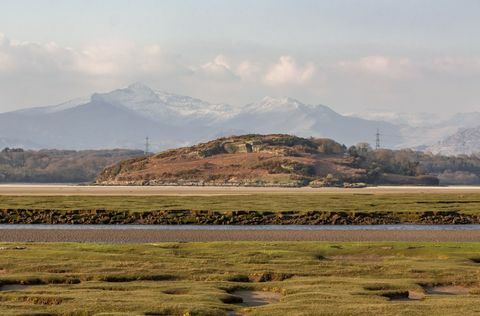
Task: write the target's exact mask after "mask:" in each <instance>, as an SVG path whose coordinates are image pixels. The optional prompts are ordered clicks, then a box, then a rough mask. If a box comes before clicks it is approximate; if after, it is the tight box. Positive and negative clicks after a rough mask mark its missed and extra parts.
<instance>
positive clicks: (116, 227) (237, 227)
mask: <svg viewBox="0 0 480 316" xmlns="http://www.w3.org/2000/svg"><path fill="white" fill-rule="evenodd" d="M0 230H151V231H199V230H202V231H279V230H280V231H338V230H344V231H425V230H431V231H480V225H414V224H394V225H68V224H66V225H65V224H55V225H46V224H0Z"/></svg>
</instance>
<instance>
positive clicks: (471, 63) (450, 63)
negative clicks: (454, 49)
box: [428, 57, 480, 76]
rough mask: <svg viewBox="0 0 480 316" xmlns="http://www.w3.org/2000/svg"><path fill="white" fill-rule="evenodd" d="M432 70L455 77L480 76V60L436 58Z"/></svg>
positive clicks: (432, 63)
mask: <svg viewBox="0 0 480 316" xmlns="http://www.w3.org/2000/svg"><path fill="white" fill-rule="evenodd" d="M428 68H429V69H430V70H432V71H435V72H438V73H443V74H447V75H453V76H471V75H479V74H480V58H464V57H440V58H434V59H433V60H432V62H431V65H429V67H428Z"/></svg>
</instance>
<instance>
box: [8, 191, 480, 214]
mask: <svg viewBox="0 0 480 316" xmlns="http://www.w3.org/2000/svg"><path fill="white" fill-rule="evenodd" d="M0 209H56V210H72V209H77V210H93V209H105V210H116V211H120V210H129V211H146V210H210V211H231V210H252V211H313V210H316V211H348V212H355V211H367V212H368V211H389V212H422V211H459V212H462V213H467V214H468V213H469V214H472V213H478V212H480V193H398V194H382V193H379V194H362V193H358V194H355V193H341V194H335V193H296V194H283V193H263V194H245V195H219V196H15V195H0Z"/></svg>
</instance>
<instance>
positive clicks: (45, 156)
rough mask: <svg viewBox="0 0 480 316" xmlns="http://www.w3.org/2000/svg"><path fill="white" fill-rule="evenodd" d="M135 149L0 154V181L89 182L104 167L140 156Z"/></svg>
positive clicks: (14, 150) (6, 150) (15, 150)
mask: <svg viewBox="0 0 480 316" xmlns="http://www.w3.org/2000/svg"><path fill="white" fill-rule="evenodd" d="M142 155H143V152H142V151H139V150H126V149H114V150H81V151H75V150H50V149H49V150H38V151H35V150H23V149H21V148H4V149H3V150H2V151H0V182H4V183H5V182H25V183H27V182H38V183H81V182H92V181H94V180H95V177H96V176H97V175H98V174H99V173H100V172H101V171H102V170H103V169H104V168H105V167H106V166H108V165H111V164H114V163H116V162H119V161H121V160H124V159H129V158H134V157H138V156H142Z"/></svg>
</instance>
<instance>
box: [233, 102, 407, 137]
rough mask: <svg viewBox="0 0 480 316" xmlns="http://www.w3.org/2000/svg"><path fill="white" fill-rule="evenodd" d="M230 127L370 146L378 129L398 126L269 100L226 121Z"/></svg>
mask: <svg viewBox="0 0 480 316" xmlns="http://www.w3.org/2000/svg"><path fill="white" fill-rule="evenodd" d="M229 126H230V127H231V128H236V129H246V130H248V131H249V132H254V133H261V134H267V133H272V132H279V133H288V134H294V135H297V136H303V137H308V136H315V137H328V138H333V139H335V140H337V141H339V142H341V143H344V144H347V145H352V144H356V143H358V142H368V143H373V142H374V141H375V133H376V131H377V129H381V130H382V131H385V132H388V133H393V134H395V133H397V134H398V127H397V126H395V125H393V124H390V123H387V122H382V121H373V120H365V119H361V118H355V117H348V116H343V115H341V114H338V113H337V112H335V111H333V110H332V109H331V108H329V107H327V106H325V105H320V104H319V105H311V104H304V103H302V102H300V101H298V100H295V99H292V98H271V97H266V98H264V99H262V100H261V101H260V102H256V103H252V104H249V105H247V106H245V107H244V108H243V110H242V111H241V112H240V113H238V114H237V115H236V116H234V117H233V118H232V119H231V120H230V121H229ZM395 144H396V143H395V141H393V142H391V141H390V142H388V143H384V144H383V146H387V147H392V146H394V145H395Z"/></svg>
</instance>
